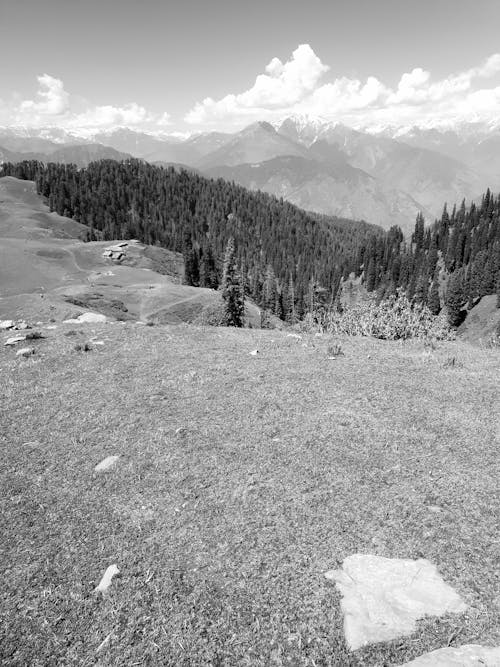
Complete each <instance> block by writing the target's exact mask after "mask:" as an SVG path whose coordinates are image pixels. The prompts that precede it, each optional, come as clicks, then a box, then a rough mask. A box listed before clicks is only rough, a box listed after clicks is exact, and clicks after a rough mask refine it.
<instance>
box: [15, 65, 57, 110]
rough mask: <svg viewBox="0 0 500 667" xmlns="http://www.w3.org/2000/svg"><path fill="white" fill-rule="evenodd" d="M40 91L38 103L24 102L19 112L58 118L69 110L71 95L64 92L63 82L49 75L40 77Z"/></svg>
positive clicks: (32, 101)
mask: <svg viewBox="0 0 500 667" xmlns="http://www.w3.org/2000/svg"><path fill="white" fill-rule="evenodd" d="M37 79H38V84H39V90H38V93H37V98H38V100H37V101H34V100H24V102H21V105H20V107H19V111H20V113H21V114H23V113H26V114H40V115H47V116H58V115H60V114H62V113H64V112H65V111H66V110H67V109H68V102H69V95H68V93H67V92H66V91H65V90H64V85H63V82H62V81H61V80H60V79H56V78H54V77H53V76H50V75H49V74H42V76H38V77H37Z"/></svg>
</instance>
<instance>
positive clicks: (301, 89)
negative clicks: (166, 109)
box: [184, 44, 500, 128]
mask: <svg viewBox="0 0 500 667" xmlns="http://www.w3.org/2000/svg"><path fill="white" fill-rule="evenodd" d="M328 71H329V67H328V66H327V65H325V64H324V63H322V62H321V60H320V59H319V57H318V56H317V55H316V54H315V53H314V51H313V49H312V48H311V46H310V45H308V44H302V45H300V46H299V47H298V48H297V49H296V50H295V51H294V52H293V53H292V55H291V57H290V59H289V60H288V61H286V62H285V63H283V62H282V61H281V60H280V59H279V58H277V57H274V58H272V60H271V61H270V62H269V64H268V65H267V66H266V67H265V70H264V73H262V74H259V75H258V76H257V78H256V80H255V83H254V85H253V86H252V87H251V88H250V89H248V90H246V91H244V92H241V93H230V94H228V95H226V96H225V97H223V98H221V99H219V100H214V99H213V98H211V97H208V98H206V99H204V100H203V101H202V102H198V103H197V104H196V105H195V106H194V107H193V108H192V109H191V110H190V111H189V112H188V113H187V114H186V116H185V118H184V120H185V121H186V122H187V123H189V124H191V125H197V126H201V127H203V128H215V127H220V128H223V127H225V128H227V127H228V126H241V125H244V124H245V123H248V122H252V121H254V120H276V119H278V118H282V117H284V116H285V115H288V114H295V113H307V114H310V115H315V116H320V117H322V118H327V119H331V120H337V121H342V122H348V123H351V124H353V125H355V126H358V127H361V126H367V125H370V124H377V123H385V124H387V123H391V124H395V125H399V124H407V123H412V124H417V125H418V124H429V123H432V122H433V121H435V122H436V124H438V123H446V122H448V121H453V120H491V119H496V118H497V117H498V115H499V113H500V107H499V99H498V89H497V88H495V87H485V82H484V80H485V79H488V78H491V77H494V76H495V75H497V74H499V73H500V54H499V53H496V54H493V55H491V56H490V57H489V58H487V59H486V60H484V61H483V62H482V63H480V64H479V65H477V66H474V67H471V68H470V69H468V70H465V71H463V72H458V73H452V74H450V75H449V76H447V77H444V78H442V79H437V80H434V79H433V77H432V74H431V72H429V71H427V70H425V69H423V68H421V67H415V68H413V69H412V70H411V71H409V72H404V73H403V74H402V75H401V77H400V79H399V82H398V84H397V86H396V87H395V88H394V87H391V86H388V85H386V84H385V83H384V82H383V81H381V80H380V79H379V78H377V77H375V76H368V77H367V78H366V79H365V80H361V79H359V78H348V77H345V76H343V77H338V78H336V79H334V80H333V81H325V80H324V78H325V75H326V73H327V72H328ZM481 86H483V87H481Z"/></svg>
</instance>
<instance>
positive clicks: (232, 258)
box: [222, 237, 245, 327]
mask: <svg viewBox="0 0 500 667" xmlns="http://www.w3.org/2000/svg"><path fill="white" fill-rule="evenodd" d="M222 298H223V299H224V302H225V310H224V315H225V324H226V326H228V327H242V326H243V316H244V314H245V297H244V294H243V288H242V282H241V276H240V274H239V271H238V267H237V263H236V253H235V248H234V239H233V237H230V238H229V241H228V242H227V245H226V252H225V254H224V269H223V274H222Z"/></svg>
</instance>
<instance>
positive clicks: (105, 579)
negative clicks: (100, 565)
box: [94, 563, 120, 593]
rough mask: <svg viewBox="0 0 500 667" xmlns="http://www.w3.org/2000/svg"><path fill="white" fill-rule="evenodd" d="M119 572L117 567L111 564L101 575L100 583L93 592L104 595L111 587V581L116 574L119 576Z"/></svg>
mask: <svg viewBox="0 0 500 667" xmlns="http://www.w3.org/2000/svg"><path fill="white" fill-rule="evenodd" d="M119 573H120V570H119V569H118V566H117V565H116V563H113V565H110V566H109V567H108V568H107V570H106V572H105V573H104V574H103V576H102V579H101V581H100V582H99V585H98V586H96V587H95V588H94V590H95V591H99V592H100V593H105V592H106V591H107V590H108V588H109V587H110V585H111V580H112V579H113V577H114V576H115V575H116V574H119Z"/></svg>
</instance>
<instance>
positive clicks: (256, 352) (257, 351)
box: [250, 350, 259, 357]
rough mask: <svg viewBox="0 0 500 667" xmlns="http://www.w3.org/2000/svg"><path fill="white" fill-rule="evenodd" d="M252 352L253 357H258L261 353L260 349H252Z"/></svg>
mask: <svg viewBox="0 0 500 667" xmlns="http://www.w3.org/2000/svg"><path fill="white" fill-rule="evenodd" d="M250 354H251V355H252V357H256V356H257V355H258V354H259V350H252V351H251V352H250Z"/></svg>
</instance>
